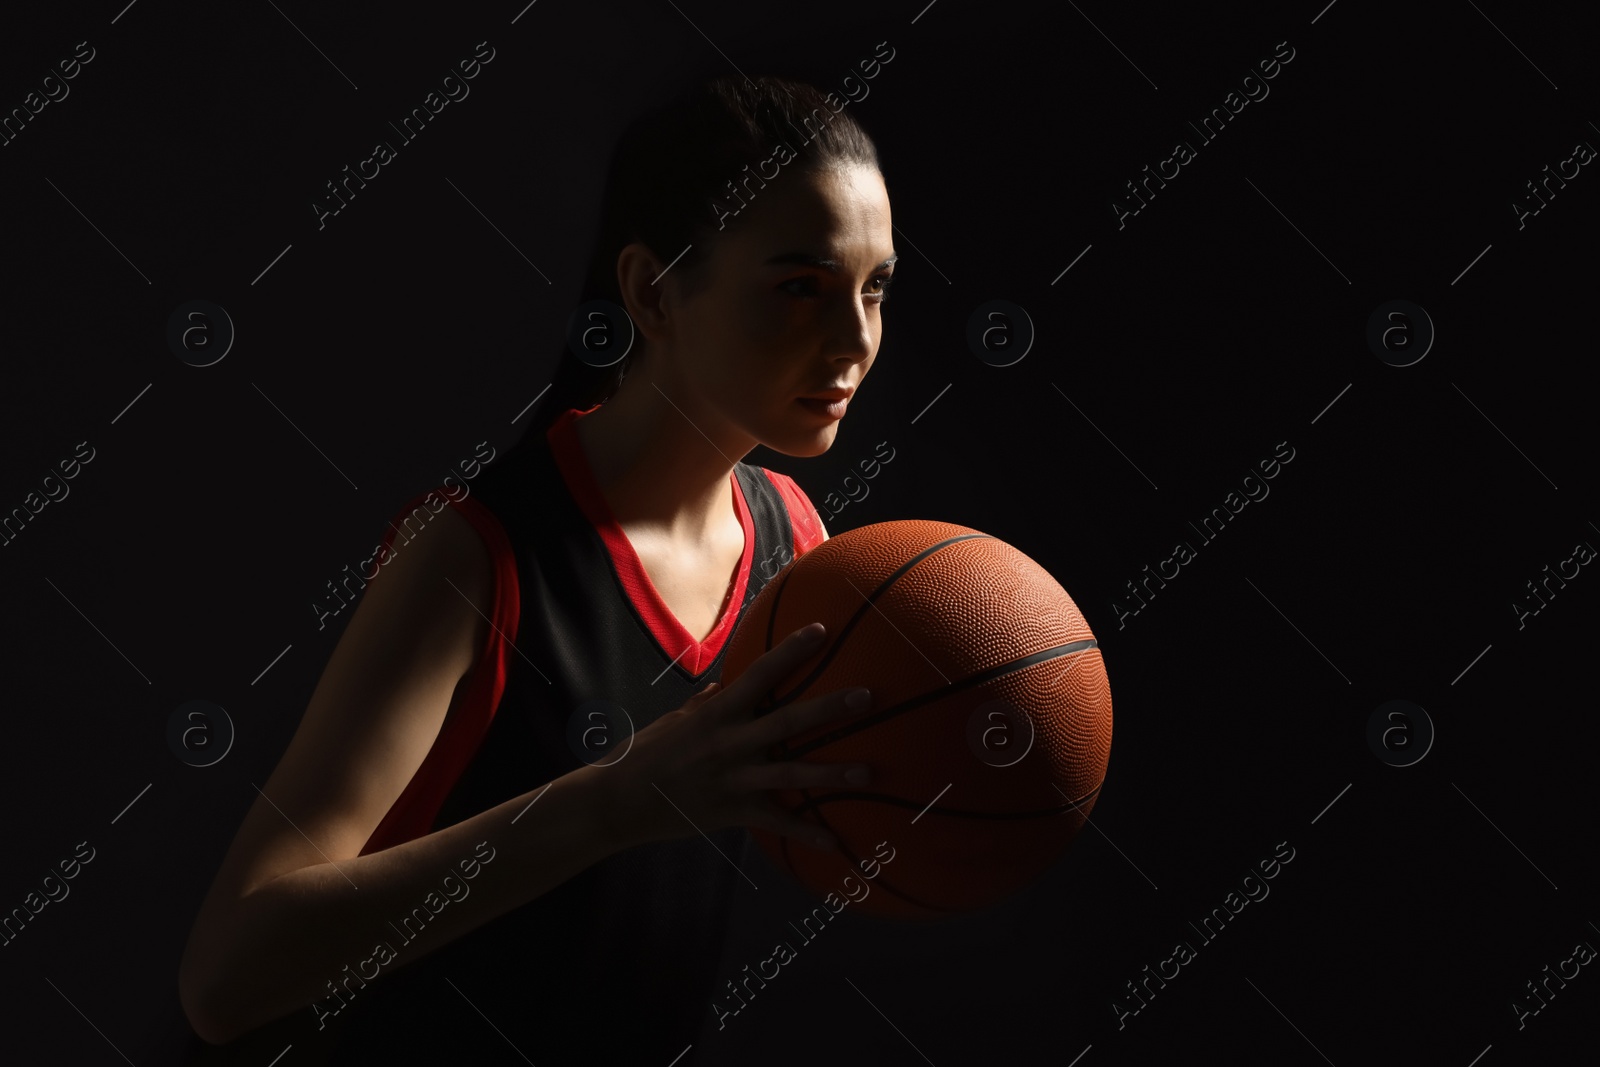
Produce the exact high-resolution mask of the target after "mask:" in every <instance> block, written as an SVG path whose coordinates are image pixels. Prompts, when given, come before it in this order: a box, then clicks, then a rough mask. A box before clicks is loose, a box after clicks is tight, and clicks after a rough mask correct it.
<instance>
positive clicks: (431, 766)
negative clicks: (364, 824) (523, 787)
mask: <svg viewBox="0 0 1600 1067" xmlns="http://www.w3.org/2000/svg"><path fill="white" fill-rule="evenodd" d="M433 492H435V490H432V489H430V490H428V492H427V493H421V494H418V495H417V496H416V497H414V498H412V500H411V502H410V503H409V504H407V505H406V507H405V509H404V510H402V511H401V512H400V514H399V515H396V516H395V518H396V519H397V520H399V521H404V518H403V517H404V516H409V515H410V514H411V512H412V509H414V508H415V507H417V506H418V505H419V504H420V502H421V501H422V500H423V499H424V498H426V497H427V496H428V495H429V494H430V493H433ZM440 495H445V494H443V493H441V494H440ZM446 499H449V498H448V497H446ZM450 503H451V504H452V505H453V506H454V507H455V509H456V512H457V513H458V514H460V515H461V516H462V517H463V518H465V519H466V520H467V521H468V522H470V523H471V524H472V526H473V528H474V529H476V530H477V531H478V535H479V536H480V537H482V538H483V541H484V544H485V546H486V547H487V548H488V549H489V556H490V558H491V559H492V560H493V564H494V584H493V595H492V597H491V599H490V607H489V611H488V616H489V620H490V622H491V623H492V624H493V628H492V631H491V632H490V634H489V639H488V641H486V642H485V643H484V647H483V652H482V653H481V654H480V655H479V656H478V661H477V663H476V664H474V666H473V668H472V681H471V683H470V687H469V688H468V690H467V692H466V693H465V695H464V696H463V698H462V702H461V704H460V706H459V707H458V708H457V711H456V715H455V717H454V718H449V717H446V719H445V721H444V724H443V725H442V726H440V728H439V736H438V737H437V738H436V739H435V740H434V742H433V747H432V748H430V749H429V750H428V755H427V756H426V757H425V758H424V759H423V761H422V765H421V766H419V767H418V768H417V770H416V773H415V774H413V775H412V776H411V781H410V782H408V783H407V784H406V787H405V789H404V791H402V792H401V794H400V796H399V797H398V798H396V800H395V802H394V804H392V805H391V806H390V808H389V812H388V814H386V815H385V816H384V817H383V821H382V822H380V823H379V824H378V827H377V829H375V830H374V831H373V832H372V836H371V837H370V838H368V839H367V843H366V845H365V846H364V847H363V848H362V849H361V854H362V855H363V856H364V855H366V854H367V853H369V852H378V851H381V850H383V849H386V848H391V847H393V846H395V845H398V844H400V843H402V842H404V841H410V840H412V839H413V838H417V837H422V836H424V835H425V834H427V833H429V832H430V831H431V830H432V829H433V820H434V819H435V817H437V815H438V813H439V808H440V806H441V805H442V804H443V803H444V800H445V797H446V796H448V795H449V793H450V790H451V789H452V788H454V787H455V784H456V782H457V781H459V780H460V778H461V775H462V774H463V773H465V771H466V769H467V765H468V764H469V763H471V762H472V757H473V756H475V755H477V752H478V745H479V744H481V743H482V741H483V738H484V735H485V734H486V733H488V731H489V723H490V722H491V721H492V720H493V719H494V713H495V709H496V708H498V707H499V706H500V697H501V695H502V694H503V693H504V692H505V688H506V666H507V658H508V653H509V651H510V649H511V646H510V642H512V641H515V640H516V636H517V619H518V618H519V616H520V613H521V600H520V598H519V595H518V591H517V557H516V553H515V552H513V551H512V548H511V541H510V539H509V538H508V537H507V536H506V532H505V527H503V526H502V525H501V524H500V520H499V519H497V518H495V516H494V513H493V512H491V511H490V510H489V509H488V508H487V507H485V506H484V505H483V504H482V503H480V502H479V501H478V499H477V498H476V497H472V496H466V497H462V498H461V499H460V500H454V499H450ZM426 532H427V529H426V527H424V528H423V530H422V532H421V533H419V534H418V535H417V536H419V537H420V536H423V535H424V534H426ZM394 534H395V527H394V525H393V524H392V523H391V524H390V527H389V532H388V533H386V534H384V537H383V545H384V548H386V549H387V548H389V546H390V544H391V542H392V541H393V539H394ZM402 547H403V546H402ZM384 558H387V556H384Z"/></svg>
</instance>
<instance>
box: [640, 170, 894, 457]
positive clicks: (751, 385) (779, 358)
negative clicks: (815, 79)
mask: <svg viewBox="0 0 1600 1067" xmlns="http://www.w3.org/2000/svg"><path fill="white" fill-rule="evenodd" d="M751 187H752V188H753V189H755V194H754V196H752V197H747V199H746V206H745V207H744V209H743V210H741V211H740V212H739V214H737V215H732V216H729V217H728V218H726V219H725V220H724V226H725V228H724V229H723V230H721V231H719V232H717V233H716V234H715V236H714V237H713V238H712V243H711V251H710V257H709V260H708V262H707V263H706V264H705V267H706V270H707V272H708V273H707V275H706V278H707V281H706V284H705V287H704V288H703V289H702V290H700V291H699V292H697V293H695V294H694V295H693V296H690V297H688V298H686V299H685V298H682V297H668V298H667V308H668V321H667V323H666V325H665V328H664V331H663V332H664V336H663V338H662V342H663V344H664V345H665V346H667V347H669V348H670V349H671V352H670V355H669V360H670V362H671V363H672V364H674V371H673V373H672V375H671V377H672V378H675V379H678V381H679V383H680V386H681V387H683V388H685V389H686V390H687V392H688V393H689V394H690V395H692V396H695V397H696V398H697V400H698V402H697V404H696V406H702V405H704V406H705V407H706V408H709V410H704V411H703V414H705V415H707V416H713V417H720V419H721V420H723V421H725V422H726V423H729V424H731V425H733V426H735V427H737V428H738V429H740V430H742V431H743V432H744V433H746V434H748V435H749V436H750V437H753V438H755V439H756V440H758V441H760V442H761V443H762V444H764V445H766V446H767V447H768V448H771V449H774V450H775V451H778V452H781V453H784V454H785V455H791V456H812V455H817V454H819V453H822V452H825V451H827V449H828V448H829V446H831V445H832V444H833V438H834V434H835V433H836V432H837V429H838V425H839V420H838V419H836V418H833V417H830V416H828V415H826V414H822V413H819V412H818V411H817V410H816V409H815V407H814V406H813V405H808V404H803V403H801V402H800V398H801V397H804V396H807V395H810V394H814V393H818V392H822V391H824V390H829V389H834V388H840V387H842V388H845V389H857V388H859V387H860V385H861V382H862V379H864V378H865V377H866V375H867V371H868V370H869V369H870V368H871V367H872V362H873V360H874V359H875V358H876V357H877V354H878V342H879V340H880V339H881V338H882V336H883V318H882V315H883V312H882V309H881V307H880V304H881V303H882V301H883V299H884V293H885V290H886V288H887V285H888V282H889V280H890V278H891V277H892V275H893V272H894V262H893V261H894V260H895V259H896V258H897V257H896V255H895V250H894V232H893V230H892V228H891V227H890V219H889V194H888V191H887V190H886V189H885V187H884V184H883V178H882V176H881V175H880V174H879V173H878V171H877V169H876V168H874V167H865V166H851V167H849V168H847V169H842V170H839V169H830V170H826V171H823V172H821V173H812V174H808V173H805V172H801V171H788V170H783V171H779V172H778V174H777V176H776V177H774V178H772V179H771V180H769V181H768V182H767V184H766V187H765V188H759V187H757V186H756V185H755V183H751ZM732 203H736V201H735V202H732ZM858 398H859V397H857V398H856V399H858ZM856 399H853V400H852V403H855V402H856ZM686 413H690V412H687V411H686ZM690 414H691V417H692V413H690ZM845 417H848V415H846V416H845Z"/></svg>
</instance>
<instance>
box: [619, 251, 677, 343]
mask: <svg viewBox="0 0 1600 1067" xmlns="http://www.w3.org/2000/svg"><path fill="white" fill-rule="evenodd" d="M665 267H666V264H664V263H662V262H661V261H660V260H659V259H657V258H656V255H655V253H653V252H651V251H650V249H649V247H648V246H646V245H645V243H644V242H643V241H634V242H633V243H632V244H629V245H627V246H625V247H624V248H623V249H622V251H621V252H619V253H617V289H618V290H619V291H620V292H621V293H622V303H623V307H624V308H625V310H626V311H627V312H628V317H629V318H630V319H632V320H633V325H634V328H635V329H637V330H638V331H639V332H640V333H641V334H643V335H644V336H645V337H646V338H647V339H649V340H651V341H660V340H661V338H662V336H663V334H664V332H665V329H666V321H667V315H666V305H665V303H664V300H663V298H664V296H665V295H666V289H665V288H664V286H665V284H666V282H665V279H663V278H662V277H661V275H662V273H663V270H664V269H665Z"/></svg>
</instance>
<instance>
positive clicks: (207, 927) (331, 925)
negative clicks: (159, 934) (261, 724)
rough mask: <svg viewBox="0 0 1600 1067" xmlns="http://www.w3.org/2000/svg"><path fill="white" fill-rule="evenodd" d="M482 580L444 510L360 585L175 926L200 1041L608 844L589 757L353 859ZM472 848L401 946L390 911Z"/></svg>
mask: <svg viewBox="0 0 1600 1067" xmlns="http://www.w3.org/2000/svg"><path fill="white" fill-rule="evenodd" d="M447 579H448V580H447ZM452 583H453V585H454V588H452ZM492 583H493V574H492V564H491V560H490V558H489V553H488V549H487V548H486V547H485V546H484V544H483V541H482V539H481V538H480V537H479V536H478V533H477V531H476V530H474V529H473V528H472V527H471V525H470V524H468V523H467V521H466V520H465V519H464V518H462V517H461V516H460V515H458V514H456V512H455V510H454V509H453V508H446V509H445V510H444V511H442V512H440V513H439V515H438V516H436V517H435V518H434V519H433V521H432V522H430V523H429V525H428V527H427V529H426V530H425V531H424V532H423V533H422V534H421V535H420V536H419V537H418V539H417V540H416V542H415V544H414V545H410V546H408V548H407V551H406V552H404V553H400V554H397V555H396V556H395V558H394V559H393V560H392V561H390V562H389V563H386V564H385V565H384V568H383V572H382V574H381V575H380V576H379V577H378V578H376V579H374V580H373V581H372V582H371V584H370V585H369V587H368V588H367V589H366V591H365V593H364V595H363V598H362V600H361V602H360V604H359V605H358V606H357V608H356V612H355V614H354V616H352V618H351V619H350V622H349V624H348V626H347V628H346V630H345V632H344V634H343V635H342V636H341V637H340V640H339V643H338V645H337V647H336V648H335V649H334V652H333V655H332V657H331V658H330V660H329V662H328V666H327V668H326V669H325V670H324V671H323V674H322V678H321V680H320V681H319V682H318V683H317V687H316V690H315V691H314V693H313V694H312V697H311V702H310V704H309V706H308V707H307V709H306V712H305V715H304V717H303V718H302V720H301V722H300V725H299V727H298V729H297V730H296V731H295V735H294V738H293V740H292V741H291V742H290V744H289V747H288V749H287V750H286V751H285V753H284V755H283V758H282V760H281V761H280V762H279V764H278V766H277V768H276V769H275V770H274V771H273V773H272V776H271V777H270V778H269V779H268V780H267V782H266V785H265V786H264V787H263V789H262V792H263V793H264V794H265V796H261V795H258V796H257V798H256V800H255V802H254V803H253V804H252V805H251V807H250V810H249V812H248V813H247V814H246V816H245V819H244V823H243V825H242V826H241V827H240V829H239V832H238V834H237V835H236V836H235V837H234V840H233V844H232V845H231V846H230V848H229V850H228V853H227V856H226V858H225V859H224V860H223V863H222V867H221V869H220V871H219V872H218V874H217V876H216V879H215V880H214V881H213V883H212V885H211V889H210V891H209V893H208V894H207V896H206V898H205V901H204V903H203V904H202V905H201V908H200V912H199V915H198V916H197V917H196V919H195V923H194V927H193V929H192V930H191V932H190V935H189V941H188V944H187V945H186V947H185V949H184V954H183V961H182V964H181V966H180V968H179V977H178V982H179V993H180V997H181V1000H182V1003H183V1008H184V1012H185V1013H186V1014H187V1016H188V1018H189V1022H190V1025H192V1026H193V1027H194V1029H195V1032H196V1033H197V1034H199V1035H200V1037H202V1038H203V1039H205V1040H206V1041H208V1042H211V1043H213V1044H221V1043H224V1042H227V1041H230V1040H232V1039H234V1038H235V1037H238V1036H239V1035H241V1034H244V1033H246V1032H248V1031H250V1030H252V1029H254V1028H256V1027H257V1026H260V1025H261V1024H263V1023H266V1022H268V1021H270V1020H272V1019H276V1018H279V1017H281V1016H283V1015H286V1014H288V1013H289V1012H291V1011H293V1010H295V1009H305V1010H310V1009H309V1005H310V1004H311V1002H312V1001H313V1000H316V999H318V998H322V997H328V996H329V995H330V993H329V989H328V986H327V983H328V982H329V981H333V982H334V983H335V985H337V984H338V981H339V980H340V979H342V978H344V977H345V976H346V973H345V972H344V970H343V969H344V967H345V966H346V965H347V964H348V965H349V966H350V973H354V972H356V971H357V969H358V965H360V964H361V962H362V961H364V960H367V959H369V958H371V957H372V956H373V950H374V947H375V946H376V945H377V943H378V942H380V941H387V942H388V943H389V944H390V945H393V946H394V947H395V949H396V951H397V952H398V956H397V957H396V958H394V959H393V960H392V961H391V962H388V963H386V964H385V965H384V966H383V967H382V973H381V974H380V975H379V976H378V978H377V979H376V980H377V981H382V976H383V975H385V974H388V973H391V972H393V971H394V970H396V969H398V968H402V967H405V966H406V965H408V964H409V963H411V962H413V961H415V960H417V959H420V958H421V957H423V956H426V955H427V954H428V953H429V952H431V951H433V950H434V949H436V948H438V947H439V946H441V945H443V944H445V943H447V942H449V941H452V940H455V939H456V938H458V937H460V936H461V935H463V934H465V933H467V932H468V931H470V930H473V929H475V928H477V927H479V926H481V925H483V924H484V923H486V922H488V921H489V920H491V919H493V918H495V917H497V916H499V915H502V914H504V913H505V912H507V911H510V910H512V909H513V908H515V907H517V906H519V905H521V904H524V903H526V902H527V901H529V900H532V899H534V898H536V897H538V896H540V895H541V894H543V893H544V892H546V891H548V890H550V889H552V888H554V887H555V886H557V885H559V884H561V883H562V882H564V881H566V880H567V879H568V878H571V877H572V876H573V875H575V874H577V873H578V872H579V871H581V870H583V869H585V868H586V867H588V866H590V865H592V864H594V863H596V862H598V861H599V860H601V859H603V858H605V857H606V856H607V855H610V854H611V853H613V852H615V851H617V850H618V849H620V848H621V847H623V846H622V845H621V844H620V843H619V842H617V841H615V840H613V839H611V838H610V837H608V835H607V834H606V833H605V832H604V829H603V826H602V824H601V823H599V822H598V821H597V820H596V818H595V813H596V812H597V810H598V804H597V797H598V793H597V792H596V783H595V777H594V773H593V772H594V769H593V768H589V767H585V768H580V769H579V770H576V771H573V772H572V773H570V774H567V775H564V776H562V777H561V778H558V779H556V780H555V782H554V784H553V785H551V786H550V788H549V790H548V792H545V793H544V794H543V795H542V796H541V795H540V790H533V791H531V792H529V793H527V794H524V795H523V796H520V797H517V798H514V799H512V800H510V801H507V802H506V803H504V804H501V805H500V806H498V807H495V808H492V809H490V810H488V811H485V812H482V813H480V814H478V815H475V816H473V817H472V818H470V819H466V820H464V821H462V822H460V823H458V824H456V825H454V826H451V827H447V828H445V829H442V830H439V831H438V832H436V833H432V834H428V835H426V836H424V837H420V838H417V839H414V840H411V841H407V842H405V843H404V844H401V845H397V846H395V847H393V848H389V849H385V850H383V851H381V852H375V853H371V854H369V855H366V856H362V855H360V852H361V849H362V847H363V846H364V845H365V844H366V842H367V840H368V839H369V838H370V837H371V835H372V833H373V831H374V830H375V829H376V827H377V825H378V823H379V822H380V821H381V820H382V819H383V817H384V815H385V814H387V812H388V810H389V808H390V807H391V805H393V803H394V801H395V799H396V798H397V797H398V796H399V795H400V793H401V791H402V790H403V789H404V788H405V786H406V784H407V783H408V782H409V781H410V779H411V777H412V775H413V774H414V773H415V772H416V770H417V768H418V767H419V766H420V765H421V763H422V760H423V758H424V757H425V756H426V755H427V753H428V751H429V749H430V748H431V746H432V745H433V742H434V739H435V738H436V737H437V736H438V734H439V730H440V727H441V725H442V723H443V722H444V720H445V717H446V714H447V711H449V710H451V709H453V708H454V707H455V706H456V705H457V704H458V703H459V702H460V701H461V700H462V699H463V695H464V694H465V693H466V692H467V691H468V683H469V682H470V677H469V676H470V673H471V671H472V668H473V665H474V663H475V662H476V660H477V657H478V653H479V651H480V650H481V649H482V647H483V644H484V642H485V641H486V640H487V637H488V630H489V627H488V622H487V615H488V611H489V608H490V600H491V593H492V589H493V584H492ZM457 589H459V590H460V591H459V592H457ZM542 788H543V787H542V786H541V789H542ZM536 796H538V797H539V800H538V803H537V804H534V805H533V807H532V808H527V805H528V803H529V801H531V800H533V799H534V798H535V797H536ZM525 808H527V810H526V811H524V809H525ZM519 813H520V818H519V817H518V816H519ZM513 818H516V819H517V822H516V825H514V826H513V825H512V824H511V820H512V819H513ZM479 842H487V843H488V845H489V847H490V848H493V849H494V854H493V855H494V858H493V861H492V862H491V863H489V864H487V865H485V866H483V867H482V868H481V869H479V871H478V875H477V877H476V878H474V879H473V880H472V881H471V882H469V883H466V884H467V885H468V887H469V888H470V892H469V893H468V894H467V895H466V896H465V897H463V898H462V899H460V900H459V901H451V902H450V903H449V904H448V905H447V906H445V907H443V908H442V910H440V911H439V913H438V914H437V915H436V916H434V917H433V918H432V920H431V921H430V922H428V923H427V925H426V926H425V927H424V928H423V932H422V933H421V935H420V936H417V937H415V938H414V939H413V940H412V941H410V942H409V943H405V944H404V945H403V947H402V945H401V944H400V943H399V942H401V941H402V939H401V938H400V937H399V935H398V934H397V933H396V931H395V930H394V929H393V928H392V927H390V926H389V922H391V921H394V922H398V921H400V920H401V919H403V918H404V917H405V916H406V915H408V914H409V913H410V912H411V910H412V909H413V908H415V907H419V906H422V905H423V903H424V900H425V899H426V898H427V896H428V894H429V893H430V892H434V893H438V892H440V891H441V885H442V883H443V880H444V878H445V876H446V875H449V874H455V875H456V876H457V879H458V880H460V878H461V873H462V872H461V870H460V868H459V866H458V865H459V864H460V862H461V861H462V860H472V859H474V858H475V853H474V850H475V846H477V845H478V843H479ZM369 967H370V965H369ZM368 973H369V974H370V973H371V972H370V970H369V972H368Z"/></svg>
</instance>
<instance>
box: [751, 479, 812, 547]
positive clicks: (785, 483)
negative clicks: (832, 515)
mask: <svg viewBox="0 0 1600 1067" xmlns="http://www.w3.org/2000/svg"><path fill="white" fill-rule="evenodd" d="M761 470H762V471H763V472H764V473H765V474H766V476H767V481H769V482H771V483H772V484H773V485H774V486H776V487H777V489H778V492H779V493H780V494H782V496H783V506H784V507H786V508H788V509H789V525H790V526H791V527H792V528H793V529H794V554H795V557H796V558H798V557H800V556H803V555H805V554H806V553H807V552H810V551H811V550H812V549H813V548H816V547H817V546H818V545H820V544H822V542H823V541H825V540H826V538H824V537H823V536H822V516H820V515H818V514H817V509H816V507H815V506H814V505H813V504H812V503H811V498H810V497H808V496H806V494H805V491H804V490H802V489H801V488H800V487H799V486H798V485H796V484H795V480H794V479H793V478H791V477H789V476H788V475H787V474H779V473H777V472H776V471H769V470H767V469H766V468H765V467H763V468H761Z"/></svg>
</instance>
